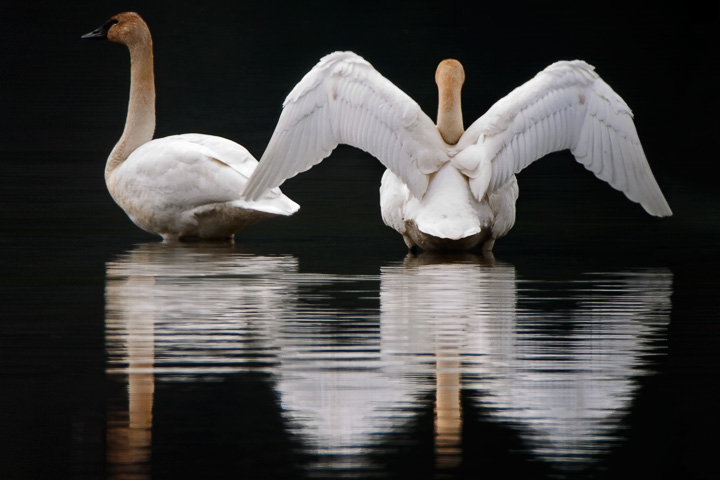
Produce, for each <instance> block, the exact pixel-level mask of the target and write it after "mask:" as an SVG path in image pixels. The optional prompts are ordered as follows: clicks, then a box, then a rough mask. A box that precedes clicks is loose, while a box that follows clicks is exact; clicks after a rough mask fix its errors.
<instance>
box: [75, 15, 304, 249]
mask: <svg viewBox="0 0 720 480" xmlns="http://www.w3.org/2000/svg"><path fill="white" fill-rule="evenodd" d="M83 38H90V39H92V38H97V39H108V40H110V41H113V42H116V43H120V44H123V45H126V46H127V47H128V49H129V50H130V57H131V80H130V101H129V105H128V116H127V121H126V123H125V130H124V131H123V135H122V137H121V138H120V141H118V143H117V144H116V145H115V148H114V149H113V151H112V152H111V153H110V157H109V158H108V160H107V164H106V167H105V181H106V184H107V187H108V190H109V191H110V195H111V196H112V197H113V199H114V200H115V202H116V203H117V204H118V205H119V206H120V207H121V208H122V209H123V210H124V211H125V213H127V215H128V216H129V217H130V219H131V220H132V221H133V222H134V223H135V224H136V225H137V226H139V227H140V228H142V229H143V230H145V231H147V232H150V233H155V234H158V235H161V236H162V237H163V239H164V240H166V241H168V240H180V239H184V238H187V237H199V238H204V239H225V238H232V237H233V235H234V233H235V232H236V231H237V230H240V229H242V228H244V227H247V226H249V225H252V224H254V223H256V222H258V221H260V220H262V219H265V218H269V217H272V216H275V215H292V214H293V213H294V212H296V211H297V210H298V208H299V206H298V205H297V204H296V203H295V202H293V201H292V200H290V199H289V198H287V197H286V196H285V195H283V194H282V193H281V192H280V190H279V189H278V188H273V189H271V190H269V191H268V192H266V193H264V194H263V195H262V196H258V197H257V198H256V199H255V200H254V201H248V200H245V198H244V197H243V195H242V194H243V191H244V189H245V186H246V184H247V181H248V179H249V177H250V175H252V173H253V171H254V170H255V167H256V166H257V164H258V162H257V160H255V158H253V156H252V155H251V154H250V152H248V151H247V150H246V149H245V148H244V147H242V146H240V145H238V144H237V143H235V142H233V141H231V140H228V139H225V138H221V137H216V136H212V135H202V134H198V133H190V134H184V135H174V136H170V137H165V138H160V139H155V140H152V136H153V132H154V130H155V85H154V74H153V55H152V39H151V36H150V30H149V29H148V27H147V25H146V24H145V22H144V21H143V20H142V18H140V16H139V15H138V14H136V13H132V12H129V13H121V14H119V15H116V16H114V17H112V18H111V19H110V20H109V21H108V22H107V23H105V24H104V25H103V26H102V27H100V28H98V29H96V30H95V31H93V32H91V33H89V34H87V35H85V36H83Z"/></svg>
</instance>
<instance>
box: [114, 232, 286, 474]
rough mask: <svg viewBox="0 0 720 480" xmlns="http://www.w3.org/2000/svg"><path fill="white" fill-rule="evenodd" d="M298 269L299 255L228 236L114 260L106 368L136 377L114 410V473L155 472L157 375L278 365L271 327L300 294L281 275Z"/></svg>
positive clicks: (190, 375)
mask: <svg viewBox="0 0 720 480" xmlns="http://www.w3.org/2000/svg"><path fill="white" fill-rule="evenodd" d="M296 271H297V260H296V259H295V258H293V257H290V256H253V255H246V254H240V253H238V252H237V251H236V250H235V249H234V247H233V246H232V245H226V244H202V243H198V244H179V245H167V244H161V243H149V244H143V245H140V246H138V247H137V248H135V249H133V250H131V251H129V252H126V253H125V254H123V255H121V256H119V257H118V258H117V259H116V260H114V261H111V262H108V263H107V265H106V287H105V297H106V319H105V325H106V348H107V355H108V368H107V371H108V373H109V374H111V375H117V376H120V377H122V376H125V375H126V376H127V377H126V378H127V380H126V381H127V385H128V392H127V404H122V403H120V402H119V403H118V404H115V405H113V406H112V407H111V410H110V412H109V415H108V430H107V440H108V464H109V465H108V467H109V468H108V474H109V477H110V478H119V477H124V476H127V475H129V476H131V477H132V478H150V450H151V443H152V438H151V429H152V408H153V393H154V388H155V381H156V378H155V377H156V376H157V375H172V378H173V380H175V381H177V380H182V379H188V380H193V379H194V378H198V377H199V376H203V378H207V377H208V376H210V377H212V376H213V375H221V374H228V373H233V372H238V371H245V370H247V369H255V370H258V369H261V370H262V369H264V370H270V369H271V368H272V365H273V364H274V352H273V346H272V345H271V343H270V342H269V339H270V338H271V332H270V331H269V330H268V328H270V327H271V325H272V322H274V320H275V318H281V317H283V316H285V313H286V312H287V307H288V305H293V304H294V302H295V298H296V295H297V294H296V292H294V291H293V289H292V288H288V286H287V285H286V283H285V282H284V281H283V280H282V279H283V278H284V276H285V275H288V274H293V273H295V272H296ZM262 319H265V320H266V321H264V322H263V321H258V320H262ZM253 320H254V321H253Z"/></svg>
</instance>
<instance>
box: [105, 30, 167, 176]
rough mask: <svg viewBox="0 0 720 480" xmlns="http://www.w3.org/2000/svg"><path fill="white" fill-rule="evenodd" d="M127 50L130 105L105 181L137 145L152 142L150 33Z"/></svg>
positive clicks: (153, 80)
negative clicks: (128, 55)
mask: <svg viewBox="0 0 720 480" xmlns="http://www.w3.org/2000/svg"><path fill="white" fill-rule="evenodd" d="M128 49H129V50H130V101H129V102H128V113H127V119H126V121H125V130H124V131H123V134H122V136H121V137H120V140H119V141H118V143H117V144H116V145H115V148H113V150H112V152H111V153H110V157H108V160H107V164H106V165H105V179H106V180H107V179H108V177H110V175H111V174H112V172H113V170H115V169H116V168H117V167H118V166H119V165H120V164H121V163H122V162H124V161H125V160H126V159H127V157H128V156H129V155H130V154H131V153H132V152H133V151H134V150H135V149H136V148H138V147H139V146H140V145H142V144H144V143H147V142H149V141H150V140H152V137H153V133H154V132H155V75H154V73H153V53H152V39H151V38H150V32H147V35H146V36H145V37H144V38H143V40H142V41H139V42H133V43H132V44H130V45H128Z"/></svg>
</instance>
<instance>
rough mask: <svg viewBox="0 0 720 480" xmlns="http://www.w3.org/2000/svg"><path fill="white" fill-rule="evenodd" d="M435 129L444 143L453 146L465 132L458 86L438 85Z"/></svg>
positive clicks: (450, 84)
mask: <svg viewBox="0 0 720 480" xmlns="http://www.w3.org/2000/svg"><path fill="white" fill-rule="evenodd" d="M438 95H439V101H438V115H437V129H438V131H439V132H440V135H441V136H442V138H443V140H445V143H447V144H449V145H455V144H456V143H457V142H458V140H460V137H462V134H463V133H464V132H465V128H464V127H463V118H462V104H461V102H460V86H459V85H457V84H453V83H447V84H439V85H438Z"/></svg>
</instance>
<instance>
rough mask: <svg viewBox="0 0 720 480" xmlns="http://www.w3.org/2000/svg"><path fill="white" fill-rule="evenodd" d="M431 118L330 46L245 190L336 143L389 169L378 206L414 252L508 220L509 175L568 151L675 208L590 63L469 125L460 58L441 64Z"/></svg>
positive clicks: (547, 72) (565, 68)
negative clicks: (466, 123)
mask: <svg viewBox="0 0 720 480" xmlns="http://www.w3.org/2000/svg"><path fill="white" fill-rule="evenodd" d="M435 80H436V83H437V85H438V92H439V104H438V117H437V125H436V124H435V123H433V121H432V120H431V119H430V118H429V117H428V116H427V115H426V114H425V113H424V112H423V111H422V109H421V108H420V106H419V105H418V104H417V103H416V102H415V101H413V100H412V99H411V98H410V97H409V96H408V95H407V94H405V93H404V92H403V91H401V90H400V89H399V88H398V87H396V86H395V85H393V84H392V83H391V82H390V81H389V80H387V79H386V78H385V77H383V76H382V75H381V74H380V73H378V72H377V71H376V70H375V69H374V68H373V67H372V65H370V63H368V62H367V61H365V60H364V59H363V58H362V57H360V56H358V55H356V54H354V53H352V52H335V53H331V54H329V55H327V56H325V57H324V58H322V59H321V60H320V62H319V63H318V64H317V65H316V66H315V67H314V68H313V69H312V70H310V72H308V73H307V74H306V75H305V77H304V78H303V79H302V80H301V81H300V83H298V84H297V85H296V86H295V88H294V89H293V90H292V91H291V92H290V94H289V95H288V97H287V99H286V100H285V103H284V105H283V111H282V114H281V116H280V119H279V121H278V124H277V126H276V128H275V132H274V133H273V136H272V138H271V139H270V143H269V144H268V146H267V148H266V150H265V153H264V154H263V156H262V158H261V160H260V163H259V165H258V167H257V168H256V169H255V171H254V173H253V175H252V176H251V178H250V180H249V182H248V184H247V187H246V189H245V196H246V198H248V199H250V200H252V199H255V198H259V196H260V195H262V194H263V192H265V191H266V190H267V189H268V188H274V187H277V186H279V185H280V184H282V183H283V182H284V181H285V180H286V179H288V178H290V177H293V176H295V175H296V174H297V173H299V172H302V171H305V170H307V169H309V168H311V167H312V166H313V165H315V164H317V163H319V162H320V161H321V160H322V159H324V158H325V157H327V156H329V155H330V154H331V152H332V151H333V149H334V148H335V147H337V145H338V144H340V143H343V144H348V145H352V146H354V147H357V148H360V149H362V150H364V151H366V152H368V153H370V154H372V155H373V156H375V157H376V158H377V159H378V160H380V162H382V163H383V165H385V166H386V167H387V171H386V172H385V174H384V175H383V178H382V182H381V185H380V209H381V213H382V218H383V221H384V222H385V224H387V225H388V226H390V227H392V228H394V229H395V230H396V231H398V232H399V233H400V234H402V236H403V239H404V240H405V243H406V244H407V246H408V247H409V248H411V249H413V248H415V247H420V248H422V249H425V250H466V249H470V248H473V247H474V246H476V245H479V244H482V248H483V249H484V250H492V248H493V245H494V243H495V240H496V239H497V238H500V237H502V236H504V235H505V234H507V233H508V231H509V230H510V229H511V228H512V226H513V224H514V223H515V202H516V200H517V197H518V185H517V180H516V178H515V174H517V173H518V172H520V171H521V170H522V169H524V168H525V167H527V166H528V165H529V164H530V163H532V162H534V161H535V160H538V159H539V158H542V157H543V156H545V155H547V154H549V153H551V152H554V151H558V150H565V149H569V150H570V151H571V152H572V154H573V155H574V156H575V158H576V159H577V161H578V162H580V163H581V164H583V165H584V166H585V167H586V168H587V169H589V170H591V171H592V172H593V173H594V174H595V175H596V176H597V177H598V178H600V179H601V180H604V181H606V182H608V183H609V184H610V185H611V186H612V187H614V188H616V189H618V190H620V191H622V192H623V193H624V194H625V195H626V196H627V197H628V198H629V199H630V200H632V201H634V202H637V203H639V204H640V205H642V206H643V208H645V210H646V211H647V212H648V213H650V214H651V215H656V216H668V215H671V214H672V212H671V210H670V207H669V205H668V203H667V201H666V200H665V198H664V196H663V194H662V192H661V191H660V188H659V186H658V184H657V182H656V180H655V178H654V176H653V174H652V171H651V170H650V166H649V165H648V162H647V159H646V158H645V154H644V153H643V149H642V146H641V145H640V140H639V138H638V134H637V131H636V130H635V125H634V124H633V120H632V112H631V111H630V108H629V107H628V106H627V105H626V104H625V102H624V101H623V99H622V98H620V96H619V95H618V94H617V93H615V92H614V91H613V90H612V89H611V88H610V86H609V85H608V84H607V83H605V82H604V81H603V80H602V79H601V78H600V77H599V76H598V75H597V74H596V73H595V71H594V67H592V66H591V65H588V64H587V63H585V62H583V61H580V60H575V61H560V62H556V63H554V64H552V65H550V66H549V67H547V68H546V69H544V70H543V71H541V72H540V73H538V74H537V75H536V76H535V77H534V78H533V79H532V80H530V81H528V82H526V83H525V84H523V85H521V86H520V87H518V88H516V89H515V90H513V91H512V92H511V93H510V94H509V95H507V96H506V97H504V98H502V99H501V100H500V101H498V102H497V103H495V104H494V105H493V106H492V107H491V108H490V109H489V110H488V111H487V112H486V113H485V114H484V115H483V116H481V117H480V118H479V119H478V120H477V121H475V122H474V123H473V124H472V125H471V126H470V127H469V128H468V129H467V130H465V129H464V127H463V119H462V108H461V102H460V92H461V88H462V85H463V83H464V81H465V73H464V70H463V67H462V65H461V64H460V63H459V62H458V61H456V60H443V61H442V62H441V63H440V65H439V66H438V68H437V71H436V74H435Z"/></svg>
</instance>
